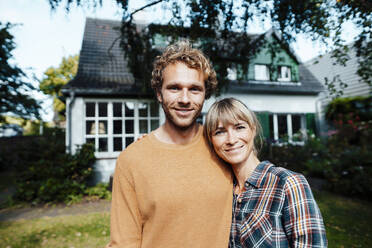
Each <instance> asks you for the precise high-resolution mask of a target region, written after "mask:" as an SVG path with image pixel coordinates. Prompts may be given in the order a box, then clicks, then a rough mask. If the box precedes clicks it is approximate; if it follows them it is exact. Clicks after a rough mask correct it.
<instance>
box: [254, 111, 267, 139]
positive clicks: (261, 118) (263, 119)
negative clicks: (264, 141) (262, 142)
mask: <svg viewBox="0 0 372 248" xmlns="http://www.w3.org/2000/svg"><path fill="white" fill-rule="evenodd" d="M256 115H257V118H258V121H259V122H260V123H261V127H262V134H263V136H264V137H265V138H269V137H270V118H269V112H257V113H256Z"/></svg>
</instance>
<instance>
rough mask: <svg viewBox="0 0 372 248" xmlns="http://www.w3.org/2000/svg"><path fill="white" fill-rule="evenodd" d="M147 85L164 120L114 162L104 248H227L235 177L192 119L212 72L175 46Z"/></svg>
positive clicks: (185, 46) (193, 52)
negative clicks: (114, 167)
mask: <svg viewBox="0 0 372 248" xmlns="http://www.w3.org/2000/svg"><path fill="white" fill-rule="evenodd" d="M151 86H152V88H153V89H154V90H155V93H156V96H157V99H158V101H159V103H160V104H161V105H162V108H163V110H164V113H165V117H166V120H165V123H164V124H163V125H161V126H160V127H159V128H158V129H156V130H155V131H153V132H152V133H150V134H149V135H147V136H146V137H145V138H143V139H141V140H139V141H137V142H135V143H134V144H132V145H130V146H129V147H127V148H126V149H125V150H124V151H123V152H122V153H121V154H120V156H119V158H118V160H117V165H116V169H115V174H114V183H113V195H112V206H111V241H110V243H109V245H108V246H107V247H136V248H137V247H141V248H149V247H151V248H157V247H160V248H167V247H177V248H179V247H214V248H215V247H223V248H226V247H227V246H228V239H229V230H230V224H231V208H232V177H231V173H230V170H229V168H228V167H226V165H224V164H222V163H221V162H220V161H219V160H218V159H217V158H216V157H215V155H213V154H212V152H211V151H210V150H209V147H208V145H207V142H206V140H205V139H204V137H203V134H202V133H203V130H202V129H203V128H202V126H200V125H199V124H198V123H197V122H196V119H197V117H198V116H199V115H200V112H201V110H202V107H203V103H204V100H205V99H206V98H208V97H210V95H211V93H212V91H213V90H214V89H215V88H216V86H217V80H216V73H215V71H214V70H213V68H212V66H211V64H210V62H209V60H208V59H207V58H206V57H205V56H204V55H203V53H202V52H201V51H199V50H197V49H193V48H192V47H191V46H190V45H189V43H187V42H179V43H177V44H175V45H172V46H169V47H167V48H166V50H165V51H164V53H163V54H162V55H161V56H159V57H157V59H156V61H155V63H154V69H153V72H152V80H151Z"/></svg>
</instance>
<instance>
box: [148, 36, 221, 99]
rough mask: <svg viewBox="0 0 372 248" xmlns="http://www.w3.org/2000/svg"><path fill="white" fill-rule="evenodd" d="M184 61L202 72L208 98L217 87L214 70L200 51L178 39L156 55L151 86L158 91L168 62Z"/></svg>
mask: <svg viewBox="0 0 372 248" xmlns="http://www.w3.org/2000/svg"><path fill="white" fill-rule="evenodd" d="M177 62H181V63H184V64H185V65H187V66H188V67H189V68H192V69H196V70H198V71H201V72H202V73H203V74H204V83H205V98H206V99H208V98H209V97H210V96H211V95H212V93H213V92H214V90H215V89H216V87H217V77H216V72H215V70H214V69H213V67H212V64H211V62H210V60H209V59H208V58H207V57H206V56H205V55H204V54H203V52H202V51H200V50H198V49H195V48H192V46H191V44H190V43H189V42H188V41H187V40H186V41H178V42H177V43H175V44H173V45H169V46H168V47H167V48H166V49H165V51H164V52H163V54H162V55H160V56H157V57H156V59H155V62H154V69H153V70H152V79H151V87H152V88H153V89H154V90H155V91H156V92H158V91H160V89H161V87H162V84H163V70H164V69H165V68H166V67H167V66H168V65H170V64H175V63H177Z"/></svg>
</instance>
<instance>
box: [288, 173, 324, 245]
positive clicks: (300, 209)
mask: <svg viewBox="0 0 372 248" xmlns="http://www.w3.org/2000/svg"><path fill="white" fill-rule="evenodd" d="M283 210H284V215H283V217H284V228H285V232H286V235H287V238H288V240H289V244H290V247H318V248H320V247H327V238H326V233H325V228H324V223H323V218H322V216H321V213H320V210H319V208H318V205H317V204H316V202H315V199H314V197H313V194H312V192H311V188H310V186H309V184H308V182H307V181H306V179H305V177H304V176H302V175H300V174H295V175H291V176H289V177H288V178H287V181H286V184H285V202H284V209H283Z"/></svg>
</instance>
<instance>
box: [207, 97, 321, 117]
mask: <svg viewBox="0 0 372 248" xmlns="http://www.w3.org/2000/svg"><path fill="white" fill-rule="evenodd" d="M225 97H234V98H237V99H239V100H241V101H242V102H244V103H245V104H246V105H247V106H248V108H250V109H251V110H252V111H256V112H262V111H268V112H273V113H315V112H316V107H315V106H316V99H317V96H295V95H264V94H231V93H227V94H223V95H222V96H220V97H218V98H217V99H218V100H220V99H222V98H225ZM215 101H216V98H214V97H211V98H210V99H208V100H207V101H206V102H205V104H204V108H203V113H206V112H208V109H209V108H210V106H211V105H212V104H213V102H215Z"/></svg>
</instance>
